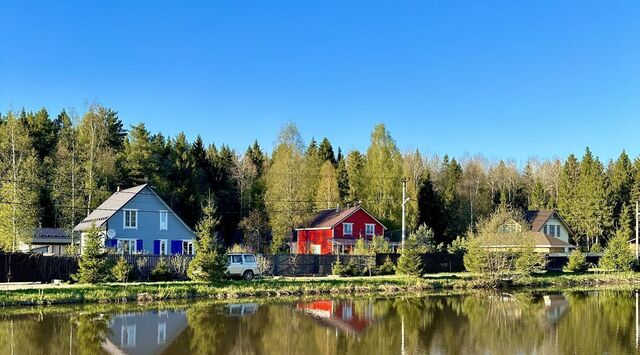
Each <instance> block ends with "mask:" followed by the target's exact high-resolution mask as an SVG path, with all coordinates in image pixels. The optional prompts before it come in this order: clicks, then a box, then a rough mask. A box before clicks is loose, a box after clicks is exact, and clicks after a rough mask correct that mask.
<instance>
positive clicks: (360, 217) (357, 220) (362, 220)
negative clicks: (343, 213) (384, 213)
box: [334, 210, 384, 238]
mask: <svg viewBox="0 0 640 355" xmlns="http://www.w3.org/2000/svg"><path fill="white" fill-rule="evenodd" d="M343 223H353V234H352V235H351V236H348V235H344V234H343V230H342V229H343V227H342V225H343ZM365 224H375V225H376V226H375V234H374V235H383V234H384V228H383V227H382V225H381V224H380V223H378V222H376V220H375V219H374V218H373V217H371V216H369V214H367V213H366V212H365V211H363V210H358V211H356V212H355V213H354V214H352V215H351V216H349V217H347V218H346V219H345V220H344V221H342V222H340V223H338V224H337V225H336V226H335V228H334V230H335V234H334V236H335V237H336V238H359V237H360V236H362V237H364V236H365Z"/></svg>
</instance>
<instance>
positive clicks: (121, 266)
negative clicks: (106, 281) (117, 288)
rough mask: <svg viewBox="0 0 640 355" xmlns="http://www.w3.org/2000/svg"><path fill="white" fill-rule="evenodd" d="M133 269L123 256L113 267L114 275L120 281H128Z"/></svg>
mask: <svg viewBox="0 0 640 355" xmlns="http://www.w3.org/2000/svg"><path fill="white" fill-rule="evenodd" d="M131 271H132V268H131V266H130V265H129V263H128V262H127V260H126V259H125V258H123V257H120V258H119V259H118V262H117V263H116V265H115V266H114V267H113V269H111V272H112V274H113V277H114V278H115V279H116V281H118V282H127V281H128V280H129V278H130V275H131Z"/></svg>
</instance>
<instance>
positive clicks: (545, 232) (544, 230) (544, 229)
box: [542, 224, 547, 235]
mask: <svg viewBox="0 0 640 355" xmlns="http://www.w3.org/2000/svg"><path fill="white" fill-rule="evenodd" d="M542 230H543V232H544V235H547V225H546V224H545V225H544V227H542Z"/></svg>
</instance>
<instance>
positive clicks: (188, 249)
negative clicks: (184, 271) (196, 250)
mask: <svg viewBox="0 0 640 355" xmlns="http://www.w3.org/2000/svg"><path fill="white" fill-rule="evenodd" d="M182 254H186V255H193V241H191V240H183V241H182Z"/></svg>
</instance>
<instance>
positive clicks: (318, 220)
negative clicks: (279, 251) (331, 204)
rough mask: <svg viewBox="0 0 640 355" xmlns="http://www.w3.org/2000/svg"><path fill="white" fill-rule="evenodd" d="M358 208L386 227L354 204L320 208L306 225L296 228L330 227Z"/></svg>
mask: <svg viewBox="0 0 640 355" xmlns="http://www.w3.org/2000/svg"><path fill="white" fill-rule="evenodd" d="M359 210H362V211H363V212H364V213H366V214H367V215H369V216H370V217H371V218H373V219H374V220H375V221H376V222H378V223H379V224H380V225H381V226H382V228H384V229H387V227H385V226H384V224H382V223H380V221H378V220H377V219H376V218H375V217H374V216H372V215H371V213H369V212H367V210H365V209H364V208H362V206H354V207H350V208H346V209H343V210H341V209H335V208H332V209H328V210H322V211H320V212H318V214H317V215H316V216H315V218H314V219H313V220H312V221H311V223H309V225H308V226H307V227H304V228H298V230H300V229H331V228H333V227H335V226H336V225H338V224H339V223H340V222H342V221H344V220H345V219H347V218H349V216H351V215H352V214H354V213H356V212H357V211H359Z"/></svg>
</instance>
